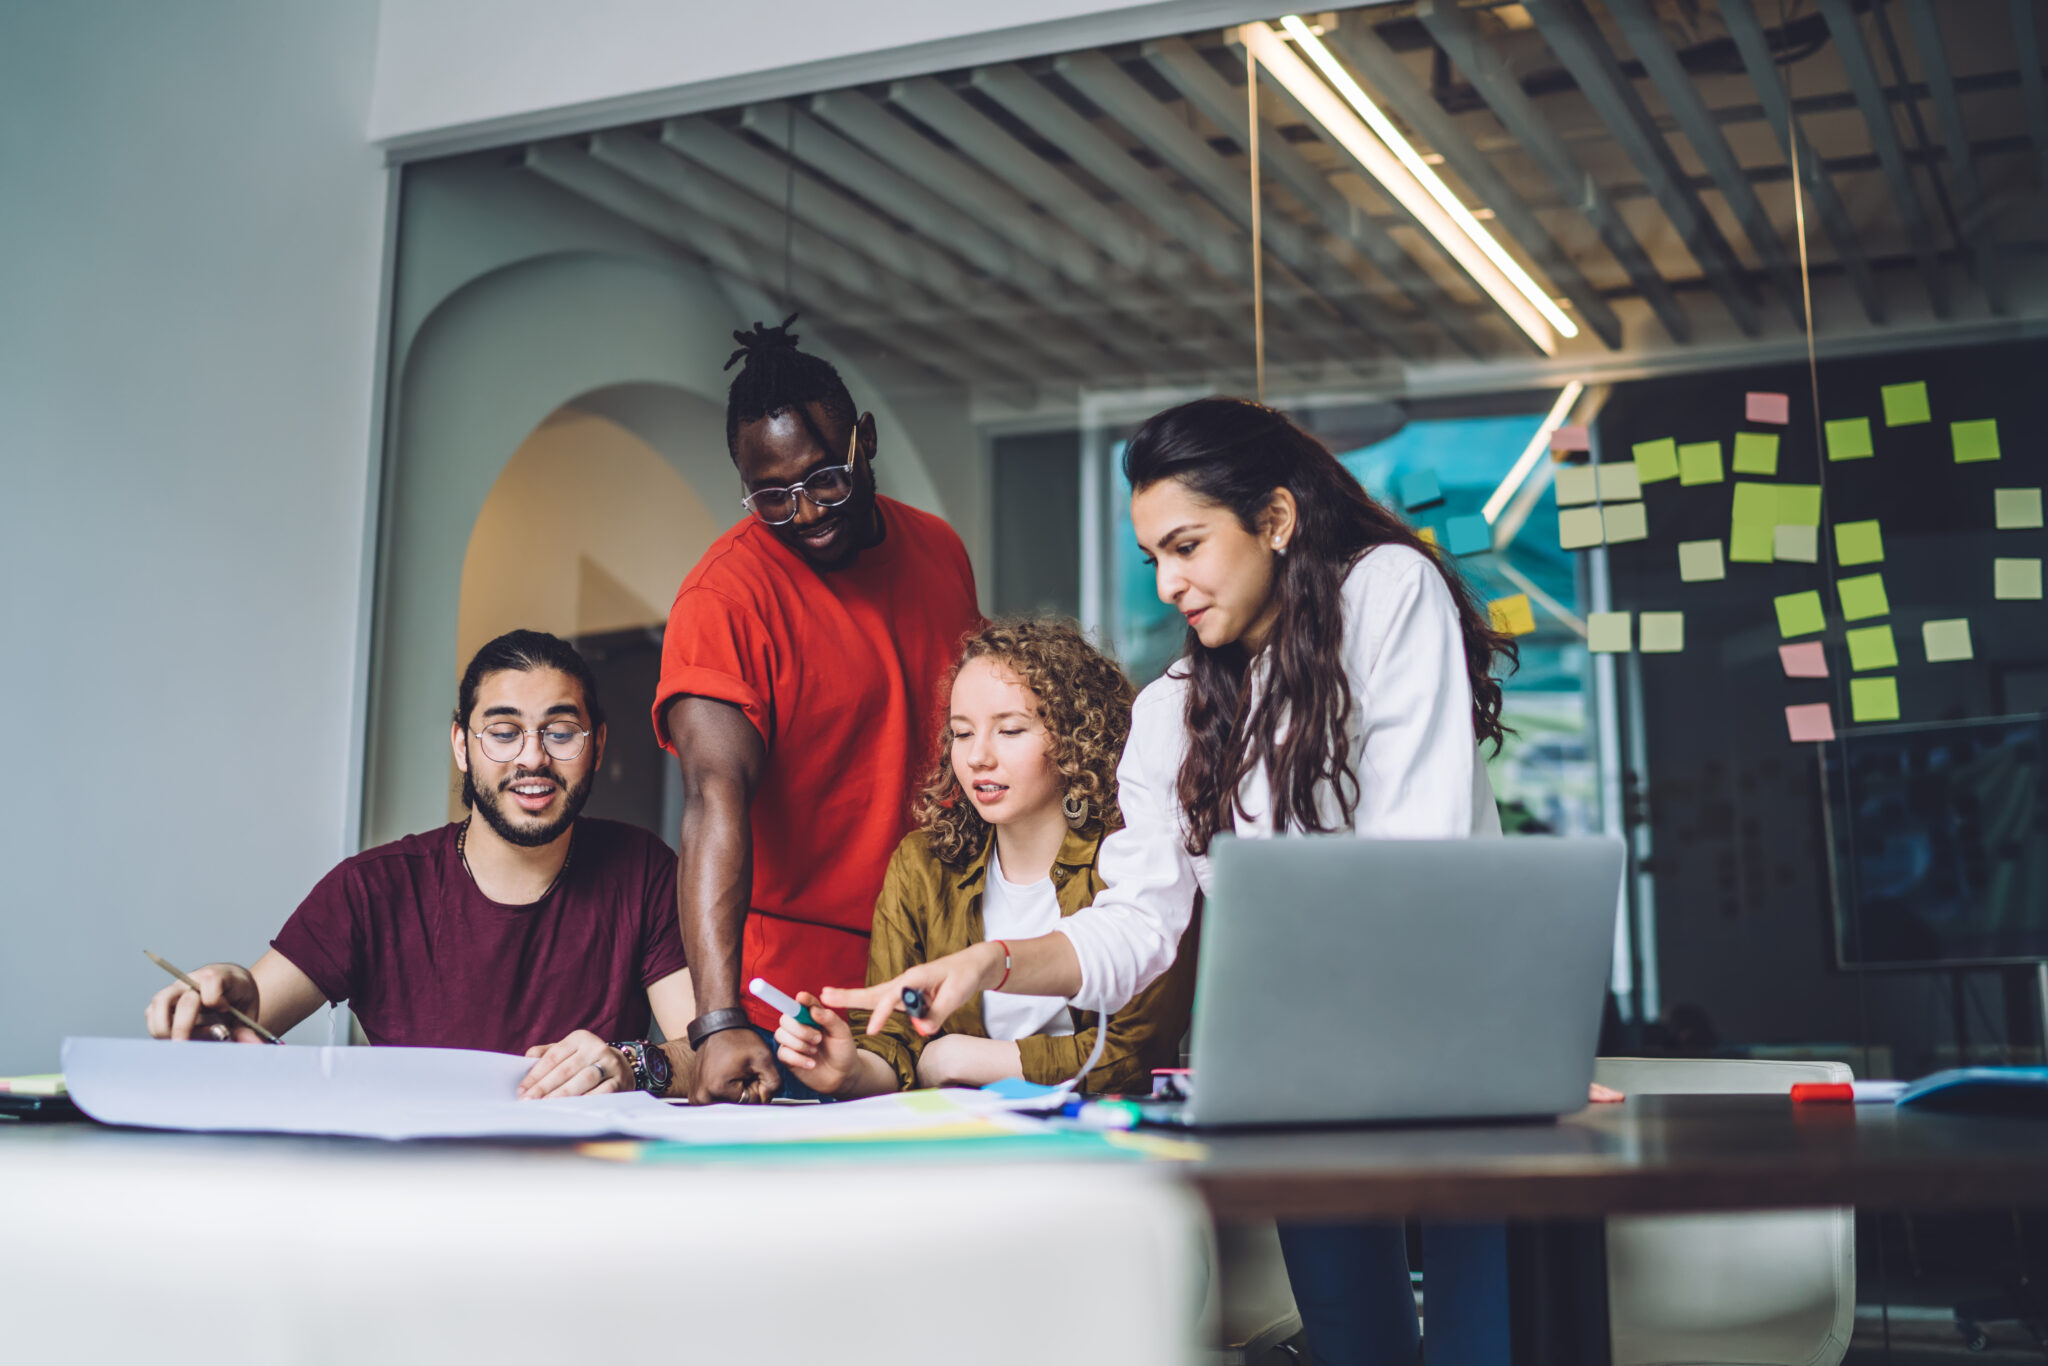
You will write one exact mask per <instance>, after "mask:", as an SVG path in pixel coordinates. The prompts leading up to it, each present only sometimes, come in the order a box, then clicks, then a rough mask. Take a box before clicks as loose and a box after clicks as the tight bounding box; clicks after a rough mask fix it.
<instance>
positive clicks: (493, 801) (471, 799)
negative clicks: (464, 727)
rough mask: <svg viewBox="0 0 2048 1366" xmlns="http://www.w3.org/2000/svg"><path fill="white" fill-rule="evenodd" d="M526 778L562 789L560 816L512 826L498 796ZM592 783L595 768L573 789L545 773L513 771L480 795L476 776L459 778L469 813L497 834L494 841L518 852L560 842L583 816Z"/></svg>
mask: <svg viewBox="0 0 2048 1366" xmlns="http://www.w3.org/2000/svg"><path fill="white" fill-rule="evenodd" d="M529 778H547V779H549V780H551V781H553V782H555V783H558V784H560V785H561V787H562V814H561V815H559V816H557V817H555V818H554V819H553V820H551V821H548V822H547V823H546V824H544V825H515V824H513V822H512V816H511V815H510V814H508V813H507V812H506V810H505V807H504V799H503V797H502V795H501V794H502V793H503V792H504V791H505V789H506V788H509V787H511V786H512V784H514V783H517V782H524V781H525V780H527V779H529ZM596 781H597V770H596V769H595V768H593V769H591V770H590V772H588V773H586V774H584V775H583V781H582V782H580V783H577V784H576V785H575V786H574V787H571V786H570V785H569V784H567V783H563V782H562V780H561V778H560V776H559V775H557V774H554V773H550V772H547V771H545V770H542V771H538V772H536V771H534V770H531V769H524V768H521V769H515V770H513V773H512V776H511V777H509V778H507V779H506V780H505V781H504V782H502V783H500V784H499V785H498V786H497V787H496V788H495V789H493V790H492V791H490V792H482V791H479V790H478V789H477V785H476V776H475V775H474V774H471V773H464V774H463V775H462V800H463V803H464V804H465V805H467V806H468V807H469V808H470V809H471V810H472V811H474V812H476V813H477V815H479V816H482V817H483V818H484V824H486V825H488V826H490V827H491V829H493V830H495V831H497V832H498V837H499V838H500V839H502V840H504V841H505V843H507V844H515V845H518V846H519V847H520V848H521V849H538V848H540V847H541V846H542V845H544V844H553V843H554V842H555V841H556V840H557V839H560V838H561V836H562V834H563V832H564V831H566V830H568V828H569V827H570V826H572V825H574V824H575V823H576V818H577V817H578V816H580V815H582V814H583V804H584V803H585V802H587V801H589V800H590V789H591V785H592V784H593V783H595V782H596Z"/></svg>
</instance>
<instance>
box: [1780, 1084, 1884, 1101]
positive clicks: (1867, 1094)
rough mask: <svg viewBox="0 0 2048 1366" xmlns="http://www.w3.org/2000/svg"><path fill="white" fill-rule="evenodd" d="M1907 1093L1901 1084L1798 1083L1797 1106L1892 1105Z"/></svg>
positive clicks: (1795, 1090) (1794, 1092) (1794, 1089)
mask: <svg viewBox="0 0 2048 1366" xmlns="http://www.w3.org/2000/svg"><path fill="white" fill-rule="evenodd" d="M1905 1089H1906V1083H1904V1082H1902V1081H1796V1082H1793V1083H1792V1100H1793V1103H1794V1104H1806V1103H1815V1102H1817V1103H1820V1104H1833V1105H1889V1104H1890V1103H1891V1102H1893V1101H1895V1100H1897V1099H1898V1098H1899V1096H1900V1095H1901V1093H1903V1092H1904V1091H1905Z"/></svg>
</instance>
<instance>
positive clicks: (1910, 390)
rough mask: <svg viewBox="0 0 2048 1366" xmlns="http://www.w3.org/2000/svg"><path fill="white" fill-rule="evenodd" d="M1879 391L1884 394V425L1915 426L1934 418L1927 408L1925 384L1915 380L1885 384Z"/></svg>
mask: <svg viewBox="0 0 2048 1366" xmlns="http://www.w3.org/2000/svg"><path fill="white" fill-rule="evenodd" d="M1880 392H1881V393H1883V395H1884V425H1885V426H1887V427H1915V426H1918V425H1919V424H1920V423H1922V422H1931V421H1933V420H1934V414H1933V413H1931V412H1929V411H1928V408H1927V386H1926V384H1924V383H1922V382H1920V381H1917V380H1916V381H1915V382H1914V383H1912V384H1887V385H1885V386H1884V388H1883V389H1882V390H1881V391H1880Z"/></svg>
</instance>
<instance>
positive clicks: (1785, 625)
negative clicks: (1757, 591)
mask: <svg viewBox="0 0 2048 1366" xmlns="http://www.w3.org/2000/svg"><path fill="white" fill-rule="evenodd" d="M1771 601H1772V605H1773V606H1775V607H1776V608H1777V609H1778V634H1779V635H1781V636H1786V637H1791V636H1810V635H1812V634H1813V633H1814V632H1815V631H1821V630H1825V629H1826V628H1827V624H1828V619H1827V613H1826V612H1825V611H1823V610H1822V609H1821V605H1820V594H1818V593H1816V592H1814V591H1813V590H1812V589H1810V588H1809V589H1808V590H1807V591H1806V592H1804V593H1787V594H1785V595H1784V596H1783V597H1780V598H1773V599H1772V600H1771Z"/></svg>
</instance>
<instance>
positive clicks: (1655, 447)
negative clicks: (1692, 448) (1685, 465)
mask: <svg viewBox="0 0 2048 1366" xmlns="http://www.w3.org/2000/svg"><path fill="white" fill-rule="evenodd" d="M1630 454H1632V455H1633V456H1635V461H1636V476H1637V477H1638V478H1639V479H1641V480H1642V482H1643V483H1645V484H1655V483H1659V482H1661V481H1663V480H1666V479H1676V478H1677V477H1678V443H1677V442H1676V441H1674V440H1672V439H1671V438H1670V437H1668V436H1667V437H1663V438H1660V439H1659V440H1656V441H1638V442H1637V443H1636V444H1635V446H1634V448H1633V449H1632V450H1631V451H1630Z"/></svg>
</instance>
